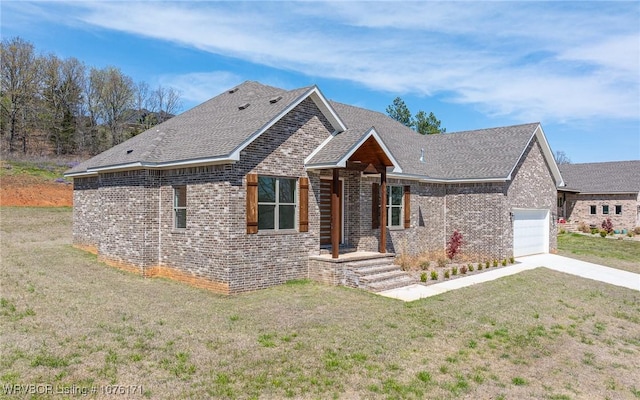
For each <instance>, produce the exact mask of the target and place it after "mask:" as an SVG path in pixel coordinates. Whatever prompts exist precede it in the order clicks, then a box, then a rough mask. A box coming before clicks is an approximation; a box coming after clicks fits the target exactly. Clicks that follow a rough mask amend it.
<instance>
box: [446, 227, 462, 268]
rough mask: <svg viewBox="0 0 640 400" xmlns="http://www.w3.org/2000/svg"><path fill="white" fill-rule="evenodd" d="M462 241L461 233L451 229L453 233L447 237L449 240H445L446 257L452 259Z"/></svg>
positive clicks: (458, 250)
mask: <svg viewBox="0 0 640 400" xmlns="http://www.w3.org/2000/svg"><path fill="white" fill-rule="evenodd" d="M462 243H463V240H462V233H460V232H458V230H457V229H456V230H455V231H453V234H452V235H451V237H450V238H449V242H447V257H449V259H450V260H453V258H454V257H455V256H456V254H458V253H459V252H460V247H462Z"/></svg>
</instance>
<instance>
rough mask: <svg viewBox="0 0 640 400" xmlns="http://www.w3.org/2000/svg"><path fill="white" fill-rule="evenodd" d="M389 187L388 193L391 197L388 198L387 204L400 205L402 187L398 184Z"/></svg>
mask: <svg viewBox="0 0 640 400" xmlns="http://www.w3.org/2000/svg"><path fill="white" fill-rule="evenodd" d="M389 189H391V190H390V191H389V193H390V194H391V197H390V199H389V204H391V205H394V206H399V205H402V187H400V186H391V187H390V188H389Z"/></svg>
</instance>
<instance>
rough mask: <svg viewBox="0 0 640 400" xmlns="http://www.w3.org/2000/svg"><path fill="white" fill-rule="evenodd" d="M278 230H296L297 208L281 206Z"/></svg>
mask: <svg viewBox="0 0 640 400" xmlns="http://www.w3.org/2000/svg"><path fill="white" fill-rule="evenodd" d="M278 219H279V221H278V223H279V225H278V229H294V228H295V222H296V207H295V206H280V215H279V218H278Z"/></svg>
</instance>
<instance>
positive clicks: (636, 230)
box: [633, 226, 640, 235]
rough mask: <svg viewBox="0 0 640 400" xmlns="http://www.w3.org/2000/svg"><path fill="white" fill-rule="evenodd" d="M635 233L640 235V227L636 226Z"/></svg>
mask: <svg viewBox="0 0 640 400" xmlns="http://www.w3.org/2000/svg"><path fill="white" fill-rule="evenodd" d="M633 233H635V234H636V235H640V226H636V227H635V228H634V229H633Z"/></svg>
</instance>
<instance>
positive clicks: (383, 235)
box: [378, 167, 387, 253]
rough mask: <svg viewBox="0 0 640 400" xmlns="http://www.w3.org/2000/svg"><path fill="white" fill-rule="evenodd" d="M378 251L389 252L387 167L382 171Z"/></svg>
mask: <svg viewBox="0 0 640 400" xmlns="http://www.w3.org/2000/svg"><path fill="white" fill-rule="evenodd" d="M378 243H379V248H378V251H379V252H380V253H386V252H387V169H386V167H383V169H382V171H381V172H380V241H379V242H378Z"/></svg>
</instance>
